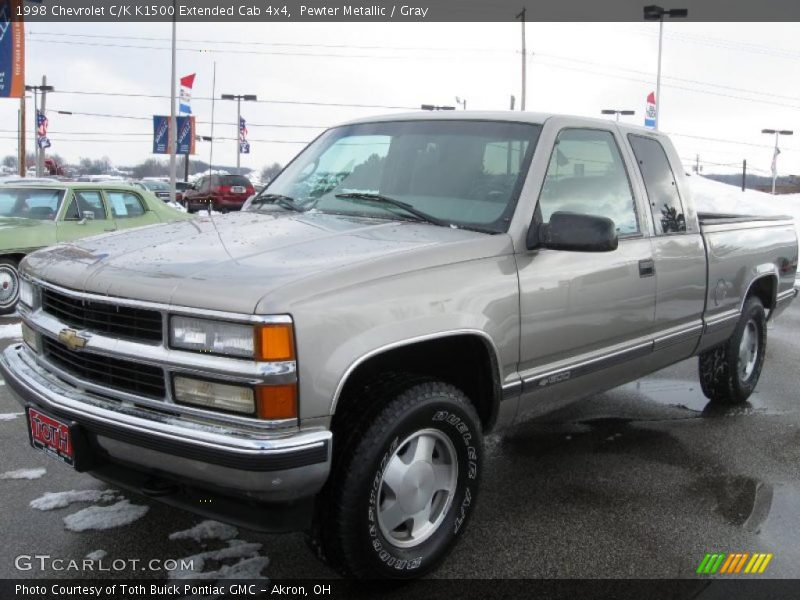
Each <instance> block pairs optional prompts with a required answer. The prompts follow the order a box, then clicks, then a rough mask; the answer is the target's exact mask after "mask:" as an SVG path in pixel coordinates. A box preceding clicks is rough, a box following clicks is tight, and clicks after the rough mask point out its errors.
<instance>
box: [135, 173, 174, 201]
mask: <svg viewBox="0 0 800 600" xmlns="http://www.w3.org/2000/svg"><path fill="white" fill-rule="evenodd" d="M137 183H139V184H140V185H142V186H144V187H145V189H147V190H149V191H151V192H152V193H153V194H154V195H155V197H156V198H159V199H160V200H163V201H164V202H169V183H164V182H163V181H160V180H156V179H143V180H142V181H139V182H137Z"/></svg>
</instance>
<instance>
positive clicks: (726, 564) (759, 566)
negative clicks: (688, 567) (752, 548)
mask: <svg viewBox="0 0 800 600" xmlns="http://www.w3.org/2000/svg"><path fill="white" fill-rule="evenodd" d="M772 556H773V555H772V554H771V553H770V554H766V553H763V552H756V553H753V554H750V553H749V552H732V553H726V552H715V553H706V555H705V556H704V557H703V560H702V561H700V565H699V566H698V567H697V573H698V574H700V575H715V574H717V573H719V574H721V575H736V574H740V573H748V574H761V573H763V572H764V571H766V570H767V565H769V563H770V561H771V560H772Z"/></svg>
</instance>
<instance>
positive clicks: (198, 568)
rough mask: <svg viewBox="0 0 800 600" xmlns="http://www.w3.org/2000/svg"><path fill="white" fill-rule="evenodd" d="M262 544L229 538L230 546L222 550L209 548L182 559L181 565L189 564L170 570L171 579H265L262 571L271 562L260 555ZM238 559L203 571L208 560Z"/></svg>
mask: <svg viewBox="0 0 800 600" xmlns="http://www.w3.org/2000/svg"><path fill="white" fill-rule="evenodd" d="M259 550H261V544H256V543H250V542H245V541H243V540H229V541H228V546H227V547H226V548H222V549H220V550H209V551H208V552H201V553H200V554H194V555H192V556H187V557H185V558H182V559H178V561H177V562H178V564H179V565H189V568H187V569H183V570H175V571H170V573H169V578H170V579H264V576H263V575H261V571H262V570H263V569H264V568H265V567H266V566H267V565H268V564H269V558H267V557H266V556H259V554H258V552H259ZM228 559H238V560H237V562H235V563H233V564H230V565H225V564H222V565H220V567H219V568H218V569H217V570H214V571H203V568H204V567H205V566H206V563H207V562H210V561H214V562H217V563H221V562H222V561H223V560H228Z"/></svg>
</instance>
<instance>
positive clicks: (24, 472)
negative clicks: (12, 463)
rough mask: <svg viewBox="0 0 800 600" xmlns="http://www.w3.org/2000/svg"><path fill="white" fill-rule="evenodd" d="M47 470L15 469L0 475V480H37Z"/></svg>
mask: <svg viewBox="0 0 800 600" xmlns="http://www.w3.org/2000/svg"><path fill="white" fill-rule="evenodd" d="M45 473H47V469H17V470H16V471H6V472H5V473H2V474H0V479H39V478H40V477H42V476H44V474H45Z"/></svg>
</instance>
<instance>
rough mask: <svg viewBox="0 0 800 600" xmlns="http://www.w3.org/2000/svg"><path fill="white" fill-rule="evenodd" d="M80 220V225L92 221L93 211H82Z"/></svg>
mask: <svg viewBox="0 0 800 600" xmlns="http://www.w3.org/2000/svg"><path fill="white" fill-rule="evenodd" d="M81 215H82V216H81V220H80V221H78V223H79V224H81V225H86V223H87V222H88V221H94V211H93V210H84V211H83V212H82V213H81Z"/></svg>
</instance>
